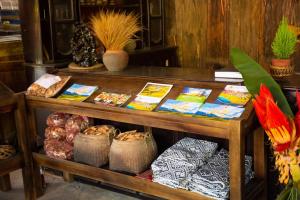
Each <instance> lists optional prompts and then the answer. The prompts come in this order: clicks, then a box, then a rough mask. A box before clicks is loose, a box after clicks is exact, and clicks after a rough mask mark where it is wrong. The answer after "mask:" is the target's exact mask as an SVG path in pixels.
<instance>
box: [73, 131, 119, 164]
mask: <svg viewBox="0 0 300 200" xmlns="http://www.w3.org/2000/svg"><path fill="white" fill-rule="evenodd" d="M114 134H115V129H114V128H113V127H112V126H111V129H110V130H109V133H107V134H101V135H86V134H83V133H80V134H77V135H76V137H75V140H74V160H75V161H76V162H81V163H85V164H88V165H92V166H95V167H100V166H103V165H106V164H107V163H108V154H109V150H110V145H111V143H112V140H113V137H114Z"/></svg>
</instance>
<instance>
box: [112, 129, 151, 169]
mask: <svg viewBox="0 0 300 200" xmlns="http://www.w3.org/2000/svg"><path fill="white" fill-rule="evenodd" d="M145 134H147V137H146V138H145V139H143V140H136V141H122V140H117V139H114V140H113V142H112V144H111V148H110V153H109V168H110V169H111V170H115V171H123V172H129V173H134V174H139V173H141V172H143V171H145V170H146V169H148V168H149V166H150V165H151V163H152V162H153V160H154V158H155V157H156V154H157V146H156V142H155V140H154V138H153V136H152V134H151V133H145Z"/></svg>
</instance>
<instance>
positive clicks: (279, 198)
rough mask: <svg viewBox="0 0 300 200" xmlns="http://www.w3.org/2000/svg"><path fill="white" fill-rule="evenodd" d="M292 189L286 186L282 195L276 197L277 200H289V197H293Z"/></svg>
mask: <svg viewBox="0 0 300 200" xmlns="http://www.w3.org/2000/svg"><path fill="white" fill-rule="evenodd" d="M291 192H292V187H290V186H288V185H287V186H286V187H285V188H284V189H283V190H282V191H281V192H280V194H279V195H278V196H277V197H276V200H287V199H288V198H289V196H290V195H291Z"/></svg>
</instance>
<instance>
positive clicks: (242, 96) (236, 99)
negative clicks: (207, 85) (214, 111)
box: [215, 85, 251, 107]
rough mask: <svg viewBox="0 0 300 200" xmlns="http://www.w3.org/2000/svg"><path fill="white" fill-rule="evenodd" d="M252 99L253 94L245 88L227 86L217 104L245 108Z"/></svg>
mask: <svg viewBox="0 0 300 200" xmlns="http://www.w3.org/2000/svg"><path fill="white" fill-rule="evenodd" d="M250 98H251V94H250V93H249V92H248V90H247V88H246V87H245V86H238V85H227V86H226V87H225V89H224V90H223V91H222V92H221V93H220V95H219V96H218V98H217V100H216V101H215V103H218V104H225V105H233V106H239V107H243V106H245V105H246V104H247V102H248V101H249V100H250Z"/></svg>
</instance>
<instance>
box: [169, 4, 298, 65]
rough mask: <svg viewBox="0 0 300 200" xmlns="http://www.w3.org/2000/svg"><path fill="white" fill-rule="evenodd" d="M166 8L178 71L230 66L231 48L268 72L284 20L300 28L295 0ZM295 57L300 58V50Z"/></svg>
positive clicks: (170, 41) (172, 6) (182, 5)
mask: <svg viewBox="0 0 300 200" xmlns="http://www.w3.org/2000/svg"><path fill="white" fill-rule="evenodd" d="M165 4H166V5H165V8H166V26H165V28H166V41H167V44H169V45H177V46H178V47H179V50H178V56H179V61H180V64H181V66H182V67H196V68H202V67H203V68H204V67H209V66H211V65H212V64H221V65H228V64H229V51H230V49H231V48H232V47H238V48H241V49H243V50H244V51H245V52H247V53H248V54H249V55H250V56H251V57H253V58H254V59H256V60H257V61H258V62H260V63H261V64H262V65H263V66H265V67H268V63H269V60H270V57H271V56H272V52H271V48H270V45H271V42H272V40H273V38H274V35H275V32H276V29H277V26H278V23H279V21H280V19H281V18H282V16H283V15H285V16H287V17H288V19H289V21H290V22H291V23H293V24H295V25H300V15H297V14H296V13H297V11H298V13H299V11H300V3H299V0H282V1H281V0H280V1H279V0H276V1H274V0H165ZM298 46H300V45H298ZM296 57H297V58H300V50H299V51H298V52H297V53H296ZM298 60H299V62H300V59H295V61H298ZM296 63H297V62H296ZM299 64H300V63H299Z"/></svg>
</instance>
